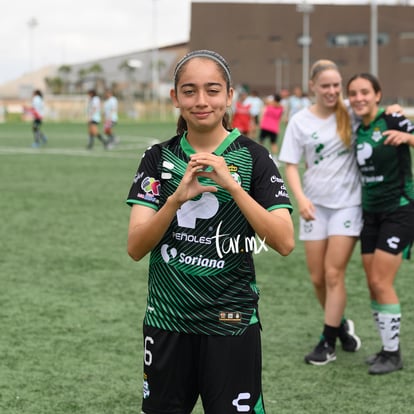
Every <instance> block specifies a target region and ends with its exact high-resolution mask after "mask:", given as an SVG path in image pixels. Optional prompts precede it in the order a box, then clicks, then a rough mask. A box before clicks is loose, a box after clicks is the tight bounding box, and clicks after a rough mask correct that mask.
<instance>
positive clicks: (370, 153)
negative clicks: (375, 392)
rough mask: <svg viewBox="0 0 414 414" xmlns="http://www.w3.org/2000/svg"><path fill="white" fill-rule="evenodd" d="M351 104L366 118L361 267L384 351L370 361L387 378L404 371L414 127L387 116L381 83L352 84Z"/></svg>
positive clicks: (361, 156)
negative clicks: (404, 275)
mask: <svg viewBox="0 0 414 414" xmlns="http://www.w3.org/2000/svg"><path fill="white" fill-rule="evenodd" d="M347 92H348V98H349V102H350V104H351V107H352V109H353V110H354V112H355V114H356V115H357V116H359V117H360V118H361V119H362V122H361V124H360V125H359V127H358V129H357V131H356V133H357V140H356V143H357V147H356V154H357V156H356V158H357V162H358V167H359V170H360V173H361V177H362V208H363V220H364V225H363V228H362V233H361V254H362V263H363V266H364V270H365V274H366V277H367V282H368V288H369V293H370V299H371V311H372V315H373V317H374V321H375V324H376V326H377V328H378V332H379V334H380V338H381V342H382V348H381V350H380V352H378V353H377V354H375V355H372V356H370V357H369V358H368V359H367V363H368V364H369V365H370V367H369V370H368V372H369V373H370V374H374V375H375V374H387V373H390V372H393V371H397V370H399V369H401V368H402V367H403V361H402V357H401V350H400V323H401V306H400V301H399V299H398V295H397V292H396V290H395V287H394V281H395V278H396V276H397V273H398V269H399V268H400V266H401V263H402V260H403V259H404V258H406V259H407V258H409V257H410V251H411V247H412V244H413V240H414V185H413V174H412V161H411V153H410V147H414V136H413V134H414V125H413V124H412V123H411V122H410V121H409V120H408V119H407V118H405V117H404V116H403V115H401V114H395V113H394V114H386V113H385V111H384V109H382V108H380V107H379V103H380V101H381V97H382V91H381V85H380V83H379V81H378V79H377V78H376V77H375V76H373V75H371V74H369V73H362V74H358V75H355V76H353V77H352V78H351V79H350V80H349V81H348V85H347Z"/></svg>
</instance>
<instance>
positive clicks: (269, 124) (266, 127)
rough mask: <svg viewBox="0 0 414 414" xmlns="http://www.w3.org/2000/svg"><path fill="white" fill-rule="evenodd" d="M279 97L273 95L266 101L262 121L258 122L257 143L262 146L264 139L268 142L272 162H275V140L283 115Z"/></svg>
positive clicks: (276, 150) (276, 149)
mask: <svg viewBox="0 0 414 414" xmlns="http://www.w3.org/2000/svg"><path fill="white" fill-rule="evenodd" d="M280 100H281V98H280V95H279V94H275V95H274V96H271V97H269V98H268V99H267V100H266V105H265V108H264V111H263V115H262V119H261V120H260V134H259V141H260V143H261V144H262V145H263V144H264V141H265V139H266V138H269V140H270V152H271V154H272V157H273V160H274V161H275V162H277V152H278V148H277V139H278V135H279V128H280V121H281V119H282V115H283V110H284V108H283V106H282V105H281V103H280Z"/></svg>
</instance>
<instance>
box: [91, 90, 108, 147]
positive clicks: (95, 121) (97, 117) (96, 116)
mask: <svg viewBox="0 0 414 414" xmlns="http://www.w3.org/2000/svg"><path fill="white" fill-rule="evenodd" d="M88 96H89V102H88V108H87V111H88V113H87V116H88V134H89V141H88V146H87V147H86V148H87V149H92V148H93V145H94V141H95V138H98V139H99V141H101V142H102V144H103V146H104V148H105V149H106V148H107V145H108V143H107V142H106V141H105V139H104V138H103V136H102V135H101V133H100V132H99V124H100V123H101V98H99V96H98V94H97V93H96V91H95V90H94V89H90V90H89V91H88Z"/></svg>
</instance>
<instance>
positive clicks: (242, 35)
mask: <svg viewBox="0 0 414 414" xmlns="http://www.w3.org/2000/svg"><path fill="white" fill-rule="evenodd" d="M301 4H302V3H301ZM377 14H378V19H377V26H378V30H377V32H378V35H377V38H378V76H379V77H380V79H381V84H382V86H383V89H384V90H383V92H384V101H392V102H396V101H398V102H401V103H402V104H404V105H413V104H414V76H413V73H414V23H413V22H414V7H411V6H405V5H392V6H391V5H380V4H378V6H377ZM303 18H304V13H303V12H301V11H298V4H270V3H253V2H252V3H209V2H193V3H192V9H191V33H190V43H189V49H204V48H207V49H214V50H217V51H218V52H219V53H221V54H223V56H225V57H226V58H227V60H228V61H229V64H230V66H231V68H232V74H233V80H234V82H235V84H240V85H246V84H247V85H249V86H250V88H251V89H255V90H258V91H259V93H260V94H261V95H263V96H265V95H269V94H272V93H274V92H275V91H280V90H281V89H282V88H289V89H292V88H293V86H295V85H301V84H302V78H303V76H302V68H303V61H302V57H303ZM370 21H371V6H370V5H369V3H368V4H366V5H325V4H315V5H314V7H313V10H312V12H310V13H309V27H310V38H311V43H310V45H309V60H310V63H311V64H312V62H314V61H316V60H317V59H321V58H326V59H331V60H333V61H335V62H336V63H337V64H338V65H339V67H340V70H341V72H342V74H343V79H344V82H346V81H347V79H348V78H349V77H350V76H352V75H353V74H355V73H357V72H368V71H370V30H371V25H370ZM211 22H214V30H211Z"/></svg>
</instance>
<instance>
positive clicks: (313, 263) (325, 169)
mask: <svg viewBox="0 0 414 414" xmlns="http://www.w3.org/2000/svg"><path fill="white" fill-rule="evenodd" d="M309 85H310V90H311V91H312V92H313V94H314V95H315V103H314V104H312V105H311V106H310V107H308V108H304V109H302V110H301V111H299V112H298V113H297V114H295V115H294V116H293V117H292V119H291V120H290V121H289V124H288V126H287V129H286V132H285V136H284V140H283V145H282V148H281V151H280V157H279V159H280V161H283V162H285V163H286V178H287V181H288V184H289V186H290V188H291V190H292V192H293V194H294V196H295V198H296V200H297V202H298V207H299V212H300V216H301V217H300V235H299V238H300V240H304V242H305V251H306V261H307V266H308V270H309V272H310V276H311V280H312V283H313V286H314V289H315V294H316V297H317V298H318V300H319V302H320V305H321V306H322V308H323V309H324V312H325V318H324V328H323V333H322V335H321V338H320V341H319V342H318V344H317V345H316V347H315V348H314V350H313V351H312V352H311V353H310V354H308V355H306V356H305V362H307V363H309V364H313V365H325V364H327V363H329V362H331V361H334V360H335V359H336V354H335V344H336V340H337V338H338V337H339V339H340V341H341V343H342V348H343V350H345V351H348V352H355V351H357V350H358V349H359V348H360V346H361V341H360V339H359V338H358V336H356V335H355V333H354V324H353V322H352V321H351V320H346V319H345V318H344V311H345V305H346V290H345V269H346V266H347V263H348V261H349V259H350V257H351V254H352V251H353V248H354V246H355V243H356V241H357V239H358V236H359V234H360V231H361V227H362V218H361V188H360V181H359V173H358V169H357V166H356V161H355V156H354V151H353V148H352V131H351V119H350V116H349V113H348V109H347V108H346V106H345V104H344V102H343V100H342V96H341V91H342V78H341V75H340V73H339V70H338V68H337V66H336V65H335V63H333V62H331V61H329V60H319V61H317V62H316V63H315V64H314V65H313V66H312V69H311V79H310V83H309ZM302 158H303V159H304V161H305V167H306V169H305V173H304V175H303V177H302V181H303V184H302V182H301V178H300V173H299V164H300V162H301V160H302Z"/></svg>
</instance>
